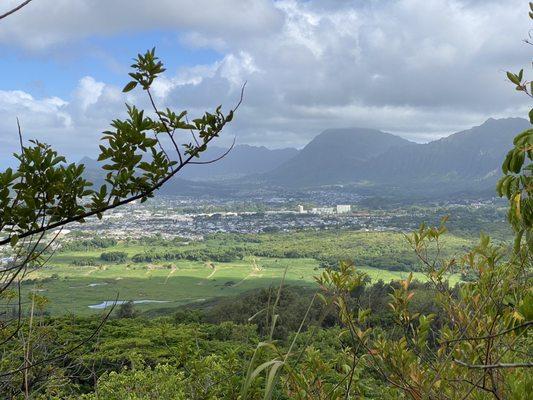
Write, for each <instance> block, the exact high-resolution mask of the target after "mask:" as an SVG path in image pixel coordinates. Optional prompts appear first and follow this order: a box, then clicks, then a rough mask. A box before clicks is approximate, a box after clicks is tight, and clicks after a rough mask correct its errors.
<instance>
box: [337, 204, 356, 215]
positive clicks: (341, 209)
mask: <svg viewBox="0 0 533 400" xmlns="http://www.w3.org/2000/svg"><path fill="white" fill-rule="evenodd" d="M350 212H352V206H350V205H347V204H338V205H337V214H346V213H350Z"/></svg>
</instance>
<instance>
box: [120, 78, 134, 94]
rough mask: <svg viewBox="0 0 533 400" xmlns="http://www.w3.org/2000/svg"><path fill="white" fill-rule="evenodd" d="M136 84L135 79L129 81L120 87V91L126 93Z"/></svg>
mask: <svg viewBox="0 0 533 400" xmlns="http://www.w3.org/2000/svg"><path fill="white" fill-rule="evenodd" d="M136 86H137V82H135V81H131V82H130V83H128V84H127V85H126V86H124V89H122V92H123V93H127V92H129V91H131V90H133V89H135V87H136Z"/></svg>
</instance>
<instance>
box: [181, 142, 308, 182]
mask: <svg viewBox="0 0 533 400" xmlns="http://www.w3.org/2000/svg"><path fill="white" fill-rule="evenodd" d="M225 151H227V149H225V148H220V147H216V146H213V147H210V148H208V149H207V151H206V152H205V153H203V154H202V160H206V161H207V160H211V159H216V158H217V157H219V156H220V155H222V154H224V152H225ZM297 154H298V150H296V149H293V148H286V149H275V150H271V149H268V148H266V147H264V146H261V147H258V146H249V145H238V146H235V147H234V148H233V149H232V150H231V151H230V152H229V153H228V155H226V156H225V157H224V158H223V159H221V160H220V161H217V162H216V163H213V164H206V165H191V166H188V167H187V168H185V169H184V170H183V173H182V174H181V175H180V176H181V177H182V178H185V179H189V180H197V181H214V180H217V181H218V180H227V179H233V178H240V177H243V176H245V175H252V174H262V173H265V172H268V171H271V170H273V169H275V168H277V167H278V166H280V165H282V164H283V163H285V162H286V161H288V160H289V159H291V158H293V157H295V156H296V155H297Z"/></svg>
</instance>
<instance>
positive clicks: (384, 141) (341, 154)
mask: <svg viewBox="0 0 533 400" xmlns="http://www.w3.org/2000/svg"><path fill="white" fill-rule="evenodd" d="M410 146H415V144H414V143H412V142H409V141H408V140H405V139H402V138H401V137H399V136H394V135H392V134H390V133H385V132H381V131H378V130H375V129H364V128H348V129H328V130H326V131H324V132H322V133H321V134H320V135H318V136H316V137H315V138H314V139H313V140H312V141H311V142H310V143H309V144H308V145H307V146H305V147H304V148H303V149H302V150H301V151H300V153H299V154H298V155H297V156H296V157H294V158H292V159H291V160H289V161H287V162H286V163H285V164H283V165H281V166H280V167H278V168H276V169H274V170H273V171H272V172H270V173H268V174H266V175H265V178H266V180H267V181H269V182H271V183H274V184H281V185H289V186H307V185H321V184H333V183H341V182H352V181H354V180H357V179H364V175H365V174H364V173H363V171H362V170H361V168H362V167H363V165H365V162H367V161H368V160H370V159H372V158H373V157H375V156H377V155H379V154H382V153H383V152H385V151H387V150H389V149H391V148H401V147H410Z"/></svg>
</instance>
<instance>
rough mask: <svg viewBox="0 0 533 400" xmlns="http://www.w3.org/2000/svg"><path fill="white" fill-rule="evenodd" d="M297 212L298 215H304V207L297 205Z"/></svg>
mask: <svg viewBox="0 0 533 400" xmlns="http://www.w3.org/2000/svg"><path fill="white" fill-rule="evenodd" d="M298 212H299V213H300V214H304V213H305V210H304V206H302V205H301V204H298Z"/></svg>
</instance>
